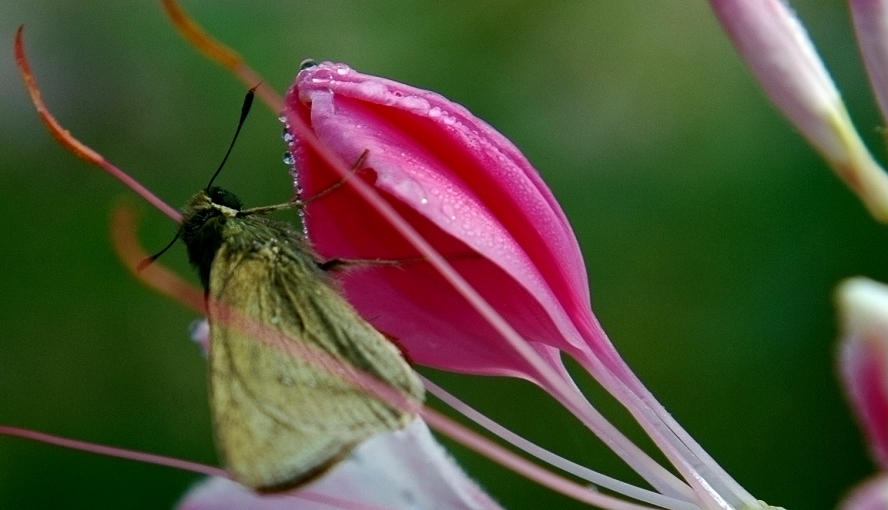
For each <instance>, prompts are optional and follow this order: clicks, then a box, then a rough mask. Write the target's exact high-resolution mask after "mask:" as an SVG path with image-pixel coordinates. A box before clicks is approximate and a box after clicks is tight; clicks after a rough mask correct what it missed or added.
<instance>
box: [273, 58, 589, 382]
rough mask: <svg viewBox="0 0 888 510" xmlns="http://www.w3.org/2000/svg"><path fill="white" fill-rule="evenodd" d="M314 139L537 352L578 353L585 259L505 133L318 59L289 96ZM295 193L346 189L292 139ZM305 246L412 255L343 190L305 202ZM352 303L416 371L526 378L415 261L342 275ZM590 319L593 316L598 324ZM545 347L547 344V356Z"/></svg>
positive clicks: (337, 252)
mask: <svg viewBox="0 0 888 510" xmlns="http://www.w3.org/2000/svg"><path fill="white" fill-rule="evenodd" d="M287 108H288V109H290V110H291V111H294V112H296V113H297V114H298V115H301V116H302V118H304V119H305V120H306V121H307V122H309V124H310V125H311V127H312V129H313V130H314V131H315V133H316V134H317V136H318V137H319V138H320V139H321V141H322V142H323V143H325V144H326V145H327V146H328V147H330V148H331V149H332V150H333V151H334V152H335V153H336V154H337V155H338V156H340V157H341V158H343V159H344V160H345V161H347V162H354V161H356V160H357V159H358V158H359V156H360V154H361V153H362V152H363V151H364V150H368V151H369V155H368V157H367V160H366V162H365V164H364V167H369V168H370V169H372V170H369V171H367V170H364V171H361V172H359V174H358V175H359V176H361V177H362V178H364V179H365V180H366V181H368V182H369V183H371V184H373V185H374V186H375V187H376V189H377V191H379V192H380V193H381V194H382V196H383V197H384V198H385V199H386V200H387V201H388V202H389V203H391V204H392V206H393V207H394V208H395V209H396V210H397V211H399V212H400V213H401V214H402V215H403V216H404V217H405V218H406V219H407V220H408V221H409V222H410V223H411V224H412V225H413V226H414V228H416V229H417V230H418V231H419V232H420V233H421V234H422V235H423V236H424V237H425V238H426V239H427V240H428V241H429V242H431V243H432V245H433V246H434V247H435V248H436V249H437V250H438V251H439V252H440V253H442V254H444V255H445V256H446V257H447V258H448V261H449V262H450V263H451V264H452V265H453V266H454V267H455V268H456V269H457V271H459V272H460V273H461V275H462V276H463V277H464V278H466V280H468V281H469V282H470V283H471V284H472V285H473V286H474V288H475V289H477V290H478V291H479V292H480V293H481V295H482V296H484V298H485V299H487V300H488V302H490V303H492V304H493V306H494V307H495V308H496V310H497V311H498V312H499V313H500V314H501V315H503V317H504V318H505V319H506V320H507V321H508V322H509V323H510V324H511V325H512V326H513V327H514V328H515V329H516V330H517V331H518V332H519V333H520V334H521V335H522V336H523V337H524V338H526V339H527V340H528V341H530V342H532V343H536V344H537V345H536V347H537V349H538V350H539V351H540V352H542V353H543V354H544V355H545V356H546V357H548V358H552V357H553V356H554V355H553V353H550V352H547V350H548V349H554V348H560V349H566V350H574V349H583V348H584V347H585V345H584V344H583V342H582V341H581V340H578V338H579V335H578V334H577V333H576V326H575V325H574V324H573V323H572V320H571V318H572V317H577V318H582V320H588V319H589V316H590V311H589V309H590V302H589V289H588V284H587V279H586V272H585V266H584V264H583V260H582V255H581V253H580V250H579V247H578V245H577V242H576V238H575V237H574V235H573V232H572V230H571V229H570V226H569V224H568V222H567V219H566V217H565V216H564V213H563V212H562V210H561V208H560V207H559V205H558V203H557V202H556V201H555V199H554V197H553V196H552V193H551V192H550V191H549V189H548V188H547V187H546V186H545V184H544V183H543V182H542V180H541V179H540V177H539V175H538V174H537V172H536V170H534V169H533V167H531V166H530V163H529V162H528V161H527V160H526V159H525V158H524V156H523V155H522V154H521V153H520V152H519V151H518V149H517V148H515V146H514V145H512V143H511V142H509V141H508V140H507V139H506V138H505V137H503V136H502V135H501V134H499V133H497V132H496V131H495V130H494V129H493V128H491V127H490V126H489V125H487V124H486V123H484V122H483V121H481V120H480V119H478V118H477V117H474V116H473V115H472V114H471V113H469V112H468V111H467V110H466V109H465V108H463V107H461V106H459V105H457V104H455V103H452V102H450V101H448V100H447V99H445V98H443V97H441V96H440V95H438V94H435V93H433V92H429V91H425V90H420V89H416V88H413V87H410V86H407V85H404V84H401V83H397V82H393V81H391V80H386V79H384V78H379V77H375V76H369V75H365V74H361V73H358V72H356V71H354V70H351V69H349V68H348V67H347V66H345V65H342V64H334V63H329V62H324V63H321V64H319V65H316V66H313V67H309V68H308V69H305V70H303V71H302V72H301V73H300V74H299V76H298V77H297V81H296V83H295V84H294V86H293V87H292V88H291V89H290V91H289V92H288V95H287ZM291 152H292V154H293V155H294V156H295V159H296V168H297V169H298V175H297V180H298V183H299V185H300V186H301V187H302V196H303V197H311V196H312V195H314V194H316V193H318V192H320V191H322V190H324V189H326V188H327V187H328V186H330V185H331V184H333V183H336V182H338V181H339V180H340V178H339V177H338V174H336V173H335V172H334V171H333V170H331V169H329V168H328V167H327V166H326V165H325V164H324V163H322V162H321V161H320V160H319V159H318V158H317V157H316V156H315V155H314V154H313V153H312V152H311V151H310V150H309V149H308V148H307V147H306V146H305V145H304V144H303V142H302V141H301V140H300V139H298V138H297V139H295V140H294V141H293V142H292V145H291ZM306 223H307V228H308V232H309V236H310V237H311V239H312V242H313V243H314V244H315V247H316V249H317V250H318V252H319V253H320V254H321V255H322V256H325V257H338V258H359V259H377V258H381V259H410V258H412V257H416V256H417V253H416V251H415V249H414V248H412V246H410V245H409V244H408V243H407V242H406V241H405V240H403V239H402V238H401V236H400V235H399V234H397V233H396V232H395V231H394V230H393V228H392V227H391V226H390V225H389V224H388V223H387V222H386V221H384V220H383V219H382V218H381V217H380V215H379V214H378V213H377V212H376V211H375V210H374V209H373V208H371V207H370V206H368V205H367V204H366V203H364V202H363V201H362V200H361V199H360V198H358V197H357V196H356V195H355V193H354V192H352V191H351V190H349V189H347V187H343V188H340V189H336V190H335V191H333V192H332V193H330V194H328V195H325V196H324V197H323V198H320V199H319V200H317V201H314V202H311V203H310V204H309V205H308V207H307V211H306ZM342 282H343V286H344V290H345V293H346V294H347V296H348V298H349V300H350V301H351V302H352V303H353V304H354V305H355V306H356V307H357V308H358V309H359V310H360V311H361V313H362V314H363V315H364V316H365V317H368V318H370V319H371V320H372V321H373V323H374V325H376V326H377V327H378V328H379V329H380V330H382V331H385V332H387V333H389V334H392V335H394V336H395V337H397V338H398V339H399V341H400V342H401V343H402V344H403V345H404V347H405V348H406V350H407V351H408V353H409V355H410V357H411V358H412V359H413V360H415V361H416V362H418V363H421V364H425V365H429V366H435V367H439V368H444V369H449V370H457V371H464V372H473V373H484V374H508V375H516V376H521V375H525V374H529V373H531V371H530V370H529V368H528V367H527V366H526V363H525V362H524V360H523V359H522V358H520V357H519V356H517V355H516V354H515V353H514V352H513V350H512V349H511V348H510V347H509V346H508V344H506V343H505V342H504V341H501V340H499V338H500V337H499V335H498V334H497V333H496V332H495V331H494V330H493V328H492V327H491V326H490V325H489V324H488V323H487V321H486V320H485V319H483V318H482V317H481V316H480V315H479V314H478V312H477V311H476V310H474V309H473V308H472V307H470V306H469V305H468V304H467V303H466V301H465V300H464V299H463V298H462V297H461V296H460V295H458V294H457V293H456V292H455V291H454V290H453V288H452V286H451V285H450V284H449V283H448V282H446V281H445V280H444V279H442V277H441V276H440V275H439V274H438V273H437V272H436V271H435V270H433V269H432V268H431V267H430V266H429V265H428V264H425V263H422V262H413V263H409V262H408V263H404V264H401V265H399V266H397V267H379V266H375V267H364V268H361V267H358V268H354V269H351V270H348V271H345V272H344V274H342ZM593 320H594V319H593ZM541 344H542V345H541Z"/></svg>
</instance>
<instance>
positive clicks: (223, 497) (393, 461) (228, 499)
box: [178, 419, 500, 510]
mask: <svg viewBox="0 0 888 510" xmlns="http://www.w3.org/2000/svg"><path fill="white" fill-rule="evenodd" d="M178 508H179V510H211V509H212V510H225V509H229V508H230V509H232V510H241V509H244V508H250V509H255V510H290V509H300V510H314V509H317V510H327V509H330V508H348V509H355V510H379V509H395V510H397V509H414V508H440V509H452V510H499V509H500V506H499V505H497V504H496V503H495V502H494V501H493V500H492V499H490V497H489V496H487V494H485V493H484V492H483V491H481V489H479V488H478V486H477V485H476V484H475V482H473V481H472V480H470V479H469V478H468V477H467V476H466V475H465V473H464V472H463V471H462V470H461V469H460V468H459V466H457V465H456V463H455V462H454V461H453V459H452V458H451V457H450V456H449V455H448V454H447V452H446V451H444V449H443V448H442V447H441V445H439V444H438V443H437V442H436V441H435V439H434V438H433V437H432V435H431V433H430V432H429V430H428V427H426V425H425V423H424V422H423V421H422V420H421V419H417V420H415V421H414V422H413V423H411V424H410V425H409V426H407V427H406V428H405V429H403V430H400V431H396V432H393V433H390V434H384V435H381V436H377V437H374V438H372V439H370V440H368V441H366V442H364V443H363V444H362V445H361V446H359V447H358V448H357V449H356V450H355V451H354V452H353V453H352V455H351V456H350V457H349V458H348V459H346V460H345V461H343V462H342V463H341V464H340V465H339V466H337V467H336V468H335V469H334V470H333V471H331V472H330V473H329V474H327V475H326V476H324V477H323V478H321V479H320V480H318V481H316V482H314V483H312V484H309V485H307V486H305V487H303V488H300V489H298V490H295V491H293V492H291V493H288V494H284V495H274V496H262V495H259V494H256V493H255V492H252V491H251V490H249V489H247V488H245V487H243V486H241V485H239V484H237V483H235V482H233V481H231V480H228V479H225V478H209V479H207V480H205V481H203V482H201V483H200V484H199V485H197V486H195V487H194V488H192V489H191V490H190V491H189V492H188V494H186V495H185V497H184V499H183V500H182V502H180V503H179V506H178Z"/></svg>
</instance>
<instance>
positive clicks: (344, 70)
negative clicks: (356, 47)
mask: <svg viewBox="0 0 888 510" xmlns="http://www.w3.org/2000/svg"><path fill="white" fill-rule="evenodd" d="M349 71H351V68H350V67H348V66H347V65H345V64H339V65H338V66H337V67H336V74H338V75H339V76H345V75H346V74H348V73H349Z"/></svg>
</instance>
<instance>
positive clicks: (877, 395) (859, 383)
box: [838, 278, 888, 468]
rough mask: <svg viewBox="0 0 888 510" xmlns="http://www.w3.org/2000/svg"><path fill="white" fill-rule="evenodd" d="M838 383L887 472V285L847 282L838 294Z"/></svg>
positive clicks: (876, 456) (871, 447) (873, 450)
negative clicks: (839, 377)
mask: <svg viewBox="0 0 888 510" xmlns="http://www.w3.org/2000/svg"><path fill="white" fill-rule="evenodd" d="M838 303H839V309H840V312H841V315H842V322H843V332H842V340H841V351H840V353H839V365H840V368H841V375H842V380H843V382H844V383H845V388H846V390H847V392H848V395H849V397H850V400H851V403H852V404H853V407H854V410H855V411H856V413H857V417H858V419H859V421H860V424H861V426H862V427H863V429H864V432H865V434H866V437H867V440H868V443H869V447H870V451H871V452H872V455H873V457H874V458H875V459H876V461H877V462H878V463H879V464H880V465H881V466H882V467H883V468H888V370H886V369H888V286H885V285H883V284H881V283H877V282H874V281H872V280H867V279H865V278H853V279H850V280H847V281H846V282H844V283H843V284H842V285H841V286H840V287H839V290H838Z"/></svg>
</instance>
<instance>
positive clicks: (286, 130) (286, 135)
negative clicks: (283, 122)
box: [281, 126, 293, 143]
mask: <svg viewBox="0 0 888 510" xmlns="http://www.w3.org/2000/svg"><path fill="white" fill-rule="evenodd" d="M281 138H283V139H284V142H286V143H290V142H292V141H293V133H291V132H290V128H289V127H288V126H284V130H283V131H281Z"/></svg>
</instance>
